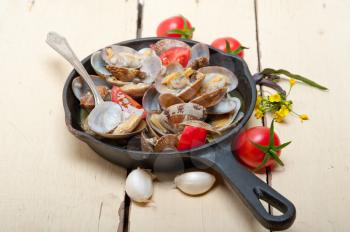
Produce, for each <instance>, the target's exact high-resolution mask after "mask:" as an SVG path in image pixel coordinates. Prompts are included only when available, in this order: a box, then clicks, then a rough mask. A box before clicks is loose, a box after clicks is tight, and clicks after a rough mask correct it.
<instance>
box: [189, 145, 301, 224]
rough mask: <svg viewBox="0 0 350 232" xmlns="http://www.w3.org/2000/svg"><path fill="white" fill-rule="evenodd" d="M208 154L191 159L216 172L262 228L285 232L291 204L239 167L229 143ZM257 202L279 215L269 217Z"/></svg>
mask: <svg viewBox="0 0 350 232" xmlns="http://www.w3.org/2000/svg"><path fill="white" fill-rule="evenodd" d="M208 150H209V149H208ZM208 150H207V152H206V153H203V154H198V155H196V156H192V159H194V160H197V161H199V162H201V163H204V164H205V165H206V166H210V167H213V168H214V169H215V170H216V171H217V172H219V173H220V174H221V175H222V177H223V178H224V179H225V180H226V181H227V183H228V184H229V185H230V187H231V188H233V190H234V191H235V192H236V193H237V194H238V196H239V197H240V198H241V200H242V201H243V202H244V204H245V205H246V206H247V207H248V208H249V210H250V211H251V212H252V213H253V215H254V216H255V217H256V219H257V220H258V221H259V222H260V223H261V224H262V225H263V226H264V227H266V228H268V229H270V230H285V229H287V228H289V227H290V226H291V225H292V224H293V222H294V220H295V216H296V210H295V207H294V205H293V203H291V202H290V201H289V200H288V199H286V198H285V197H283V196H282V195H281V194H279V193H278V192H277V191H275V190H274V189H273V188H271V187H270V186H269V185H267V184H266V183H265V182H263V181H261V180H260V179H259V178H257V177H256V176H255V175H254V174H253V173H251V172H250V171H248V170H247V169H246V168H245V167H243V166H242V165H241V164H240V163H239V162H238V161H237V160H236V158H235V157H234V155H233V154H232V152H231V146H230V143H227V142H226V144H225V145H222V144H219V145H214V148H213V149H210V150H209V151H208ZM259 199H261V200H264V201H266V202H267V203H269V204H271V205H272V206H273V207H275V208H277V209H278V210H280V211H281V212H282V213H283V214H282V215H278V216H274V215H271V214H270V213H268V212H267V211H266V209H265V208H264V206H263V205H262V204H261V202H260V200H259Z"/></svg>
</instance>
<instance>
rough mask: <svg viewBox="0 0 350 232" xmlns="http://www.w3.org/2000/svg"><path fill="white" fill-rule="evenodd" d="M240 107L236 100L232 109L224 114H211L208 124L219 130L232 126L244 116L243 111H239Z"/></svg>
mask: <svg viewBox="0 0 350 232" xmlns="http://www.w3.org/2000/svg"><path fill="white" fill-rule="evenodd" d="M240 108H241V103H240V101H238V102H237V105H236V107H235V110H234V111H232V112H230V113H226V114H217V115H212V116H211V117H210V120H209V124H210V125H212V126H213V127H214V128H215V129H216V130H218V131H221V132H223V131H225V130H227V129H230V128H233V127H234V126H235V125H236V124H237V122H239V121H240V120H241V119H242V118H243V116H244V113H243V112H240V111H239V110H240Z"/></svg>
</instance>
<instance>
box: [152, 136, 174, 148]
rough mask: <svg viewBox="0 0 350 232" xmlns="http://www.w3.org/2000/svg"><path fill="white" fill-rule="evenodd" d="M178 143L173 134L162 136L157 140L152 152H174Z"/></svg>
mask: <svg viewBox="0 0 350 232" xmlns="http://www.w3.org/2000/svg"><path fill="white" fill-rule="evenodd" d="M178 142H179V140H178V138H177V136H176V135H174V134H169V135H163V136H162V137H160V138H159V139H158V140H157V142H156V144H155V145H154V151H156V152H162V151H176V146H177V144H178Z"/></svg>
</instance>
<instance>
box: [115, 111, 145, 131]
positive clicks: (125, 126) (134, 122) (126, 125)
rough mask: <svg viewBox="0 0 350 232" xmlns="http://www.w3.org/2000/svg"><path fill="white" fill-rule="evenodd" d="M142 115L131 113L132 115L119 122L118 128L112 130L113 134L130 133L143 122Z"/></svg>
mask: <svg viewBox="0 0 350 232" xmlns="http://www.w3.org/2000/svg"><path fill="white" fill-rule="evenodd" d="M141 118H142V117H141V115H137V114H134V115H130V117H129V118H128V119H127V120H125V121H124V122H122V123H121V124H119V126H118V127H117V128H115V129H114V131H113V132H112V134H113V135H125V134H129V133H131V132H133V131H134V129H135V128H136V127H137V126H138V125H139V124H140V122H141Z"/></svg>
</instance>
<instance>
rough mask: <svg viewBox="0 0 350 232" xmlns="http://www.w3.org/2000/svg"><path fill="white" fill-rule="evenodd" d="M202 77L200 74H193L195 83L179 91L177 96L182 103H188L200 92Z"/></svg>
mask: <svg viewBox="0 0 350 232" xmlns="http://www.w3.org/2000/svg"><path fill="white" fill-rule="evenodd" d="M203 80H204V75H203V74H202V73H198V72H197V73H196V74H195V81H194V82H193V83H191V85H190V86H188V87H187V88H185V89H184V90H183V91H181V92H180V93H179V94H178V95H177V96H178V97H179V98H181V99H182V100H184V101H186V102H187V101H190V100H191V99H192V98H193V97H194V96H195V95H196V94H197V93H198V91H199V90H200V88H201V86H202V81H203Z"/></svg>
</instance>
